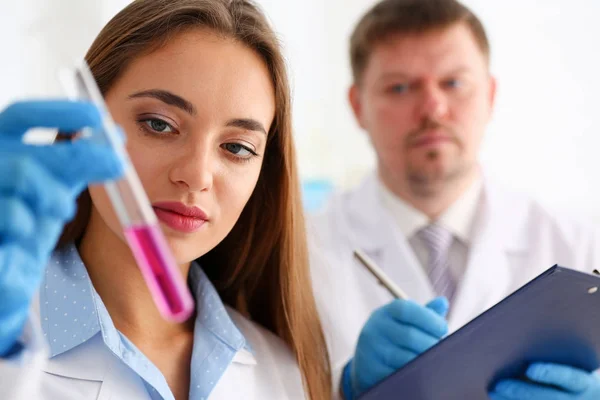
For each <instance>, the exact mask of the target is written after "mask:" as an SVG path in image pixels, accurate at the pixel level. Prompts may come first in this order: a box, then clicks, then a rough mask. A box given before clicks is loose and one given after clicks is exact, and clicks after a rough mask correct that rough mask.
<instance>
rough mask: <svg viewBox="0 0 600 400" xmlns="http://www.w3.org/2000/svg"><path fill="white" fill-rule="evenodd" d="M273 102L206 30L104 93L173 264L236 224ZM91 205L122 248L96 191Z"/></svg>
mask: <svg viewBox="0 0 600 400" xmlns="http://www.w3.org/2000/svg"><path fill="white" fill-rule="evenodd" d="M274 98H275V96H274V89H273V84H272V81H271V78H270V74H269V71H268V69H267V67H266V65H265V64H264V62H263V61H262V59H261V58H260V57H259V56H258V55H257V54H256V53H255V52H254V51H253V50H251V49H249V48H247V47H245V46H244V45H243V44H240V43H239V42H236V41H234V40H232V39H227V38H222V37H219V36H216V35H215V34H213V33H211V32H209V31H205V30H195V31H191V32H186V33H183V34H180V35H178V36H175V37H174V38H172V39H171V40H169V41H168V43H167V44H166V45H165V46H164V47H162V48H160V49H159V50H156V51H154V52H152V53H150V54H148V55H144V56H142V57H139V58H137V59H136V60H135V61H134V62H132V63H131V64H130V65H129V66H128V67H127V69H126V70H125V71H124V73H123V75H122V76H121V77H120V78H119V79H118V81H117V82H116V83H115V84H114V86H113V87H112V88H111V89H110V91H109V92H108V93H107V96H106V102H107V105H108V107H109V109H110V112H111V113H112V115H113V117H114V119H115V120H116V122H117V123H118V124H119V125H121V127H122V128H123V129H124V130H125V132H126V136H127V151H128V152H129V155H130V157H131V160H132V162H133V164H134V166H135V169H136V171H137V173H138V175H139V177H140V179H141V181H142V184H143V186H144V189H145V190H146V193H147V194H148V197H149V199H150V202H151V203H152V205H153V208H154V210H155V212H156V214H157V216H158V218H159V221H160V223H161V227H162V228H163V232H164V233H165V235H166V238H167V240H168V242H169V244H170V245H171V248H172V250H173V253H174V255H175V258H176V259H177V261H178V263H180V264H182V263H187V262H189V261H191V260H193V259H195V258H197V257H199V256H201V255H203V254H205V253H206V252H208V251H209V250H211V249H212V248H214V247H215V246H216V245H217V244H218V243H219V242H221V241H222V240H223V239H224V238H225V236H227V234H228V233H229V232H230V231H231V229H232V228H233V226H234V225H235V223H236V221H237V220H238V218H239V216H240V214H241V212H242V210H243V208H244V206H245V205H246V203H247V202H248V199H249V198H250V195H251V194H252V192H253V190H254V187H255V186H256V183H257V180H258V177H259V174H260V170H261V166H262V160H263V155H264V152H265V146H266V142H267V132H268V131H269V128H270V126H271V123H272V122H273V118H274V115H275V100H274ZM90 195H91V197H92V201H93V204H94V210H93V211H92V219H94V218H97V219H98V214H99V216H100V217H101V218H99V219H101V223H104V224H106V226H107V227H108V228H109V229H110V231H112V232H113V233H115V234H117V235H119V236H120V237H121V238H123V235H122V233H121V228H120V226H119V223H118V220H117V218H116V215H115V214H114V212H113V209H112V206H111V204H110V202H109V200H108V197H107V196H106V193H105V191H104V189H103V188H102V187H98V186H96V187H90ZM107 231H108V230H107Z"/></svg>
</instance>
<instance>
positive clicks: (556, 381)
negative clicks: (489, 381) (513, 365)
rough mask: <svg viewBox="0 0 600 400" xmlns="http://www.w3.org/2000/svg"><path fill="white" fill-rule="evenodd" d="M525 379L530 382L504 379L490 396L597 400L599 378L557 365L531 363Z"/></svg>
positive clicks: (495, 398)
mask: <svg viewBox="0 0 600 400" xmlns="http://www.w3.org/2000/svg"><path fill="white" fill-rule="evenodd" d="M525 375H526V377H527V378H528V379H529V380H530V382H524V381H519V380H511V379H508V380H504V381H500V382H498V383H497V384H496V386H495V387H494V389H493V391H492V392H491V393H490V399H492V400H597V399H600V377H599V376H598V375H597V374H596V373H595V372H591V373H590V372H586V371H582V370H580V369H577V368H573V367H569V366H566V365H560V364H550V363H534V364H531V365H530V366H529V368H528V369H527V372H526V373H525Z"/></svg>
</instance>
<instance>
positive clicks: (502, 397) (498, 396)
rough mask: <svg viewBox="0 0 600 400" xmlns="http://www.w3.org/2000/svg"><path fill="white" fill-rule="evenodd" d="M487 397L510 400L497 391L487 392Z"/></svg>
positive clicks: (492, 399) (491, 399)
mask: <svg viewBox="0 0 600 400" xmlns="http://www.w3.org/2000/svg"><path fill="white" fill-rule="evenodd" d="M488 398H489V399H490V400H512V399H509V398H508V397H504V396H502V395H500V394H497V393H488Z"/></svg>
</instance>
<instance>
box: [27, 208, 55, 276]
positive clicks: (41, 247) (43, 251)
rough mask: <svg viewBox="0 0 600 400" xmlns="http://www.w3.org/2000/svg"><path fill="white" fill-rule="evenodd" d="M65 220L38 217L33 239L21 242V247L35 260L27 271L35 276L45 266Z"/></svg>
mask: <svg viewBox="0 0 600 400" xmlns="http://www.w3.org/2000/svg"><path fill="white" fill-rule="evenodd" d="M65 222H66V221H65V220H63V219H58V218H54V217H47V216H41V217H38V219H37V224H36V235H35V240H27V241H24V242H22V243H21V246H22V248H23V249H24V250H25V251H26V252H27V253H28V254H30V255H31V257H34V258H35V260H36V262H35V263H34V264H32V266H31V267H30V271H28V272H29V273H30V274H32V275H34V276H37V275H39V274H41V272H40V269H44V268H45V267H46V263H47V260H48V258H49V257H50V255H51V254H52V252H53V251H54V248H55V247H56V243H57V242H58V238H59V237H60V234H61V232H62V230H63V228H64V225H65Z"/></svg>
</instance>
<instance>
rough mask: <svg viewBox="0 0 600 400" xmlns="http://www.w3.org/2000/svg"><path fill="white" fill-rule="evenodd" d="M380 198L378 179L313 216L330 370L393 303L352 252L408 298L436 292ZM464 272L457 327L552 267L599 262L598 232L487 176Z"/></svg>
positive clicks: (454, 318) (453, 318)
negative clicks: (373, 314)
mask: <svg viewBox="0 0 600 400" xmlns="http://www.w3.org/2000/svg"><path fill="white" fill-rule="evenodd" d="M393 220H394V219H393V218H392V217H391V215H389V214H388V211H387V210H386V208H385V207H384V205H383V204H382V203H381V201H380V198H379V192H378V188H377V182H376V177H375V176H371V177H369V178H368V179H366V180H365V181H364V182H363V184H362V185H360V186H359V187H358V188H356V189H355V190H353V191H351V192H348V193H345V194H341V195H339V196H337V197H334V198H333V199H332V200H331V202H330V203H329V205H328V207H327V208H326V209H325V210H324V212H321V213H319V214H316V215H314V216H313V217H312V219H311V221H310V223H309V232H311V231H312V233H311V234H310V237H311V239H312V240H311V242H312V243H311V247H312V249H311V250H312V251H311V256H312V266H313V268H312V273H313V278H314V288H315V292H316V297H317V303H318V306H319V309H320V312H321V316H322V320H323V324H324V329H325V332H326V336H327V337H328V342H329V346H330V355H331V357H332V361H333V363H334V372H335V371H337V372H338V373H339V371H340V369H341V367H342V366H343V365H344V364H345V363H346V362H347V361H348V359H349V358H350V357H351V356H352V354H353V352H354V347H355V345H356V341H357V339H358V336H359V333H360V330H361V329H362V327H363V325H364V323H365V322H366V320H367V318H368V317H369V315H370V314H371V312H372V311H373V310H374V309H376V308H378V307H379V306H382V305H384V304H386V303H388V302H389V301H391V299H392V298H391V296H390V294H389V293H388V292H387V291H386V290H385V289H383V288H382V287H381V286H379V284H378V283H377V282H376V280H375V279H374V278H373V276H372V275H370V274H369V273H368V272H367V271H366V270H365V268H364V267H363V266H361V265H360V264H359V263H358V262H357V261H356V260H354V258H353V255H352V252H353V250H354V249H355V248H360V249H362V250H363V251H365V252H366V253H367V254H368V255H370V256H371V257H372V258H373V259H374V261H375V262H376V263H377V264H378V265H379V266H381V268H382V269H383V270H384V271H385V272H386V273H387V274H388V275H389V276H390V277H391V278H392V280H393V281H394V282H396V283H397V284H398V285H399V286H400V287H401V288H402V289H403V290H404V291H405V292H407V294H408V296H409V297H411V298H412V299H414V300H416V301H418V302H420V303H425V302H427V301H429V300H431V298H433V297H434V293H433V290H432V287H431V285H430V283H429V280H428V278H427V275H426V273H425V272H424V270H423V268H422V267H421V265H420V264H419V262H418V260H417V259H416V257H415V255H414V253H413V251H412V250H411V248H410V246H409V244H408V242H407V240H406V238H404V237H403V236H402V235H401V234H400V233H399V231H398V229H397V228H396V226H395V224H394V223H393V222H392V221H393ZM476 220H478V221H479V222H478V223H477V224H476V227H475V234H474V236H473V237H474V242H473V243H472V245H471V247H470V255H469V261H468V265H467V269H466V272H465V275H464V278H463V279H462V281H461V283H460V285H459V288H458V293H457V295H456V297H455V300H454V304H453V305H452V311H451V314H450V316H449V323H450V328H451V330H455V329H457V328H459V327H461V326H462V325H464V324H465V323H467V322H469V321H470V320H471V319H473V318H474V317H476V316H477V315H478V314H480V313H481V312H483V311H485V310H486V309H488V308H489V307H491V306H492V305H494V304H496V303H497V302H499V301H500V300H502V299H503V298H504V297H506V296H507V295H508V294H510V293H511V292H513V291H514V290H516V289H518V288H519V287H521V286H522V285H523V284H525V283H526V282H528V281H529V280H531V279H532V278H534V277H535V276H537V275H538V274H540V273H541V272H543V271H544V270H546V269H548V268H550V267H551V266H553V265H554V264H559V265H561V266H565V267H569V268H573V269H578V270H584V271H587V272H592V270H593V269H594V268H598V267H600V264H599V263H598V261H599V256H600V246H599V240H598V237H599V236H598V235H597V231H596V230H592V229H588V228H584V227H583V226H581V225H577V224H573V223H569V222H566V221H563V220H561V219H558V218H556V217H555V216H554V215H552V214H550V213H548V212H547V211H546V209H545V208H544V207H542V206H541V205H540V204H539V203H537V202H535V201H532V200H531V199H529V198H527V197H525V196H522V195H519V194H516V193H511V192H508V191H505V190H503V189H501V188H499V187H498V186H496V185H494V184H492V183H490V182H489V180H487V179H485V180H484V188H483V196H482V199H481V203H480V211H479V213H478V216H477V218H476Z"/></svg>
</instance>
